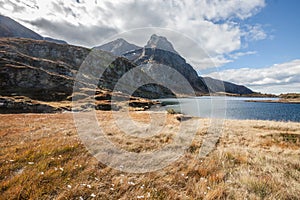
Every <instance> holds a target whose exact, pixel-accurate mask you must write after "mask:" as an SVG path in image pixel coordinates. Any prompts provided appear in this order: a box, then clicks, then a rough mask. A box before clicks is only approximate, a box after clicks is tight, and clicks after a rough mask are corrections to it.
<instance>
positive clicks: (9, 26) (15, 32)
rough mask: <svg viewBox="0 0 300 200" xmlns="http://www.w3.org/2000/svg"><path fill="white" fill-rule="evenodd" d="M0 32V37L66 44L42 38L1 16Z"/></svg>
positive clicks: (61, 41)
mask: <svg viewBox="0 0 300 200" xmlns="http://www.w3.org/2000/svg"><path fill="white" fill-rule="evenodd" d="M0 30H1V32H0V37H13V38H28V39H34V40H46V41H49V42H54V43H58V44H67V42H65V41H63V40H57V39H53V38H50V37H43V36H41V35H39V34H38V33H36V32H34V31H32V30H30V29H29V28H27V27H25V26H23V25H21V24H20V23H18V22H16V21H15V20H13V19H11V18H9V17H7V16H4V15H1V14H0Z"/></svg>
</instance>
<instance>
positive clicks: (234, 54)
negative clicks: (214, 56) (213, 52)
mask: <svg viewBox="0 0 300 200" xmlns="http://www.w3.org/2000/svg"><path fill="white" fill-rule="evenodd" d="M254 54H257V52H256V51H246V52H237V53H233V54H230V55H229V57H230V58H232V59H235V60H236V59H238V58H240V57H243V56H248V55H254Z"/></svg>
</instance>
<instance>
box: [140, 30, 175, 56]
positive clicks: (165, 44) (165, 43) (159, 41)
mask: <svg viewBox="0 0 300 200" xmlns="http://www.w3.org/2000/svg"><path fill="white" fill-rule="evenodd" d="M145 48H157V49H162V50H165V51H170V52H173V53H176V54H178V52H177V51H176V50H175V49H174V47H173V44H172V43H171V42H170V41H169V40H168V39H167V38H166V37H164V36H158V35H156V34H153V35H152V36H151V37H150V40H149V41H148V42H147V45H146V46H145Z"/></svg>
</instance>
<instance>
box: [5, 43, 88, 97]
mask: <svg viewBox="0 0 300 200" xmlns="http://www.w3.org/2000/svg"><path fill="white" fill-rule="evenodd" d="M0 52H1V54H0V95H20V96H28V97H30V98H33V99H38V100H43V101H60V100H63V99H65V98H66V97H67V96H69V95H71V93H72V87H73V82H74V77H75V74H76V72H77V70H78V67H79V66H80V64H81V63H82V62H83V60H84V58H85V57H86V56H87V54H88V53H89V50H88V49H85V48H80V47H75V46H70V45H58V44H54V43H49V42H45V41H36V40H29V39H11V38H3V39H0Z"/></svg>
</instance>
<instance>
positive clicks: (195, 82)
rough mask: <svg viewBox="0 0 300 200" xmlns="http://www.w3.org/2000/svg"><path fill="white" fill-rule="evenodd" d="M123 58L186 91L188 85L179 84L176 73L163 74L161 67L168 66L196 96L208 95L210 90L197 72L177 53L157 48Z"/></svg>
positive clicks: (139, 51)
mask: <svg viewBox="0 0 300 200" xmlns="http://www.w3.org/2000/svg"><path fill="white" fill-rule="evenodd" d="M123 56H124V57H125V58H127V59H128V60H130V61H132V62H133V63H135V64H136V65H138V66H143V67H142V69H143V71H144V72H146V73H148V75H151V76H153V77H157V78H160V77H161V76H164V78H163V79H164V81H165V84H169V85H172V86H173V85H176V87H177V88H178V90H179V91H184V89H185V88H186V85H184V84H183V83H181V82H179V80H178V76H176V75H175V74H174V73H172V72H170V73H166V72H163V71H162V70H161V67H160V66H162V65H163V66H168V67H170V68H172V69H175V70H176V71H177V72H179V73H180V74H181V75H182V76H183V77H184V78H185V79H186V80H187V81H188V82H189V84H190V85H191V86H192V88H193V89H194V90H195V92H196V94H204V93H208V88H207V87H206V85H205V83H204V82H203V81H202V80H201V79H200V78H199V77H198V75H197V72H196V71H195V70H194V69H193V67H192V66H191V65H189V64H188V63H187V62H186V60H185V59H184V58H182V57H181V56H180V55H178V54H176V53H173V52H171V51H165V50H162V49H157V48H143V49H138V50H135V51H130V52H128V53H126V54H124V55H123ZM174 72H175V71H174Z"/></svg>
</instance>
